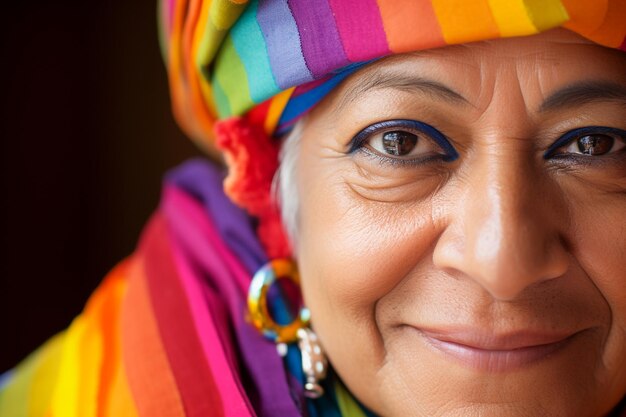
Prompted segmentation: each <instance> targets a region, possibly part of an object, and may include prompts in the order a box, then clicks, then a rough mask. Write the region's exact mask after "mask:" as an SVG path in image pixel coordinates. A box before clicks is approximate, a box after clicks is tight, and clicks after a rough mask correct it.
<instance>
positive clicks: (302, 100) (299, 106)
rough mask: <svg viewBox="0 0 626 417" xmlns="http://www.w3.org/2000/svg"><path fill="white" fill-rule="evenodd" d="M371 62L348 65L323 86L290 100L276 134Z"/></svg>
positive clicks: (288, 127)
mask: <svg viewBox="0 0 626 417" xmlns="http://www.w3.org/2000/svg"><path fill="white" fill-rule="evenodd" d="M371 62H373V61H367V62H358V63H354V64H351V65H348V66H346V67H344V68H342V69H341V70H340V72H339V73H337V74H335V75H333V76H331V77H330V78H329V79H328V81H326V82H324V83H323V84H321V85H319V86H317V87H315V88H313V89H312V90H309V91H307V92H306V93H304V94H301V95H299V96H297V97H293V98H292V99H290V100H289V102H288V103H287V106H286V107H285V110H283V113H282V114H281V116H280V120H279V121H278V128H277V129H276V134H278V135H281V134H283V133H285V132H287V131H288V130H289V129H291V127H292V126H293V124H294V123H295V122H296V121H297V120H298V118H299V117H300V116H302V115H303V114H304V113H306V112H307V111H309V110H310V109H311V108H312V107H313V106H315V105H316V104H317V103H319V102H320V101H321V100H322V99H323V98H324V97H326V95H327V94H328V93H329V92H330V91H331V90H332V89H333V88H335V87H336V86H337V85H338V84H339V83H341V82H342V81H343V80H345V79H346V78H347V77H348V76H349V75H351V74H352V73H354V72H355V71H356V70H358V69H359V68H361V67H363V66H364V65H367V64H369V63H371Z"/></svg>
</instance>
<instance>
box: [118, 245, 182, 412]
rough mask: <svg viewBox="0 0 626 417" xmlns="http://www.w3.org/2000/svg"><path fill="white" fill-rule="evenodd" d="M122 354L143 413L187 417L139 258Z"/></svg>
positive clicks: (125, 308)
mask: <svg viewBox="0 0 626 417" xmlns="http://www.w3.org/2000/svg"><path fill="white" fill-rule="evenodd" d="M121 326H122V355H123V363H124V366H125V368H126V371H127V377H128V385H129V386H130V389H131V392H132V394H133V398H134V399H135V403H136V404H137V410H138V411H139V415H145V416H154V417H160V416H163V417H168V416H171V417H184V416H185V410H184V408H183V404H182V401H181V398H180V395H179V392H178V386H177V385H176V382H175V380H174V376H173V374H172V370H171V368H170V364H169V361H168V359H167V356H166V354H165V349H164V348H163V344H162V342H161V338H160V336H159V330H158V327H157V323H156V321H155V317H154V312H153V310H152V305H151V301H150V299H149V294H148V287H147V283H146V278H145V272H144V269H143V262H142V260H141V259H140V258H139V257H136V258H134V259H133V263H132V266H131V269H130V271H129V282H128V293H127V295H126V298H125V300H124V302H123V304H122V320H121Z"/></svg>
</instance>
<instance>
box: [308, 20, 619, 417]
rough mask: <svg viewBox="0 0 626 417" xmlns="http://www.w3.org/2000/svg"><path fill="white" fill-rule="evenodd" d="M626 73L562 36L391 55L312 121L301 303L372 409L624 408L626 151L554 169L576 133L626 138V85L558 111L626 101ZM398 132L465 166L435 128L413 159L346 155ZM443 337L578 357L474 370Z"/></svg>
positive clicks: (503, 361)
mask: <svg viewBox="0 0 626 417" xmlns="http://www.w3.org/2000/svg"><path fill="white" fill-rule="evenodd" d="M625 57H626V54H623V53H621V52H618V51H614V50H609V49H606V48H603V47H600V46H597V45H594V44H592V43H590V42H589V41H586V40H584V39H583V38H581V37H579V36H577V35H575V34H573V33H571V32H568V31H566V30H553V31H550V32H547V33H544V34H542V35H537V36H532V37H524V38H515V39H506V40H497V41H489V42H480V43H474V44H468V45H462V46H453V47H446V48H442V49H436V50H431V51H425V52H420V53H414V54H408V55H399V56H394V57H390V58H387V59H383V60H380V61H378V62H376V63H374V64H371V65H370V66H368V67H366V68H365V69H362V70H360V71H359V72H357V73H355V74H354V75H352V76H351V77H350V78H349V79H348V80H347V81H346V82H344V83H343V84H342V85H341V86H340V87H339V88H337V89H336V91H335V92H334V93H333V94H332V95H330V96H328V97H327V98H325V99H324V101H323V102H321V103H320V104H319V105H318V106H317V107H316V108H315V109H314V110H313V111H312V112H311V113H310V115H309V116H308V117H307V119H306V120H304V121H303V122H302V123H304V125H303V136H302V138H301V144H300V147H299V150H298V155H297V158H298V161H297V163H298V165H297V166H298V169H297V186H298V193H299V195H300V212H299V223H298V242H297V243H298V246H297V253H296V257H297V260H298V263H299V268H300V272H301V276H302V281H303V282H302V288H303V293H304V298H305V302H306V304H307V305H308V307H309V308H310V310H311V312H312V317H313V326H314V328H315V331H316V332H317V334H318V336H319V337H320V339H321V341H322V344H323V345H324V347H325V349H326V352H327V355H328V357H329V360H330V361H331V363H332V365H333V367H334V369H335V370H336V372H337V373H338V375H339V376H340V377H341V379H342V380H343V381H344V383H345V384H346V385H347V387H348V388H349V390H350V391H351V392H352V393H353V394H354V395H355V396H356V397H357V398H358V399H359V400H360V401H361V402H362V403H363V404H365V405H366V406H367V407H368V408H370V409H371V410H372V411H374V412H376V413H377V414H379V415H383V416H503V415H507V416H535V417H536V416H573V415H576V416H602V415H605V414H606V413H608V412H609V411H610V410H611V409H612V408H613V407H614V406H615V405H616V404H617V403H618V402H619V401H620V399H621V398H623V397H624V395H625V393H626V291H625V288H626V272H625V271H626V221H625V220H624V214H625V213H626V148H625V147H624V139H621V138H619V137H614V144H613V148H612V150H611V151H610V152H609V153H607V154H604V155H599V156H590V155H580V154H577V152H578V151H577V148H576V146H569V145H571V144H568V145H567V146H564V147H562V148H560V149H558V150H557V153H558V154H559V156H558V157H556V156H554V155H552V156H550V157H545V156H544V154H545V152H546V150H547V149H548V148H550V147H551V146H552V145H553V144H554V143H555V142H556V141H557V140H558V139H559V138H560V137H562V136H563V135H564V134H565V133H567V132H569V131H572V130H574V129H576V128H581V127H585V126H604V127H610V128H617V129H622V130H626V100H625V99H624V97H621V96H620V95H619V94H613V93H611V91H617V90H616V89H615V88H610V89H608V90H609V91H604V92H602V91H600V92H598V91H595V93H593V94H589V93H588V92H587V93H586V94H583V95H578V96H574V97H569V99H568V100H560V101H559V100H558V99H559V97H557V100H556V102H557V104H556V105H554V103H552V104H551V103H550V100H549V99H550V97H552V98H553V99H554V94H556V93H557V92H559V91H561V90H563V89H564V88H566V87H568V86H571V85H574V84H576V83H580V82H586V83H591V82H600V83H608V82H610V83H613V84H614V85H613V86H612V87H620V88H626V58H625ZM373 80H374V81H375V82H373ZM389 80H396V81H392V82H389ZM397 80H401V82H398V81H397ZM424 80H428V82H427V83H426V84H424V82H423V81H424ZM398 83H399V84H401V85H394V84H398ZM428 83H430V84H428ZM434 83H438V84H437V86H436V87H432V85H434ZM372 84H374V85H372ZM441 86H443V87H444V88H440V87H441ZM446 89H449V90H450V91H451V92H453V93H452V94H450V92H449V91H446ZM596 90H597V89H596ZM456 96H458V97H456ZM459 97H461V98H459ZM561 98H562V97H561ZM546 100H548V102H546ZM553 102H554V100H553ZM546 103H547V104H548V105H547V104H546ZM398 119H409V120H417V121H420V122H424V123H427V124H429V125H431V126H433V127H435V128H436V129H437V130H438V131H440V132H441V133H442V134H443V135H445V136H446V137H447V138H448V140H449V142H450V144H451V145H452V146H453V147H454V149H455V150H456V152H457V153H458V158H457V159H455V160H453V161H444V160H442V158H441V154H442V153H443V151H442V150H441V148H440V147H439V146H438V145H437V144H436V143H435V142H433V141H432V139H430V138H429V136H428V135H425V134H423V133H421V132H417V133H418V137H419V139H418V144H419V146H418V147H417V148H415V149H414V151H413V152H414V153H412V154H410V155H408V156H405V157H400V159H402V160H404V161H405V162H397V158H398V157H394V156H391V155H386V154H385V153H384V148H382V146H381V137H382V133H381V132H377V133H374V134H372V135H371V136H368V137H367V140H365V141H364V143H363V146H362V147H361V148H359V149H357V150H354V151H352V152H349V150H350V146H351V145H350V142H351V140H352V138H353V137H354V136H355V135H357V134H358V133H359V132H360V131H361V130H363V129H365V128H366V127H368V126H370V125H373V124H375V123H377V122H380V121H385V120H398ZM393 130H403V129H401V128H394V129H393ZM404 130H407V129H404ZM408 131H411V130H410V129H408ZM625 139H626V138H625ZM394 158H395V159H394ZM406 160H409V162H408V163H407V162H406ZM394 161H395V162H394ZM321 196H323V198H320V197H321ZM428 332H431V333H428ZM432 332H435V333H434V334H435V336H436V337H439V336H440V333H445V334H458V333H459V332H460V333H461V334H464V335H466V336H467V335H469V336H467V337H469V338H470V339H472V340H474V341H475V342H476V343H475V344H477V345H480V346H483V347H485V345H488V344H489V343H492V342H493V341H494V340H496V342H497V343H503V342H506V341H508V340H518V342H519V343H518V345H522V346H534V345H535V344H537V343H534V342H532V340H537V338H538V339H540V340H544V339H545V338H557V339H558V338H560V339H559V340H561V339H563V341H561V342H559V343H556V344H555V345H554V346H555V348H554V349H552V350H551V351H550V352H549V353H545V354H539V355H538V356H537V355H535V356H537V357H533V359H532V360H526V361H521V363H517V364H515V361H510V360H509V359H508V356H506V355H504V356H499V357H498V358H494V357H492V356H489V355H487V358H488V359H487V360H482V361H479V362H478V363H477V362H476V361H469V362H468V361H464V360H463V359H462V358H461V359H459V357H457V356H455V355H451V354H449V352H447V351H444V350H442V349H439V348H437V346H435V345H433V343H432V341H433V338H432V337H430V336H432V335H433V333H432ZM437 332H439V333H437ZM455 332H456V333H455ZM429 335H430V336H429ZM437 335H439V336H437ZM436 337H435V338H436ZM494 338H495V339H494ZM533 338H535V339H533ZM542 338H543V339H542ZM551 343H552V342H550V346H553V345H552V344H551ZM532 349H534V347H533V348H532ZM532 349H531V350H532ZM500 350H506V349H500ZM483 353H484V352H483ZM515 355H516V353H514V354H513V355H512V356H513V357H514V356H515ZM483 356H485V355H483ZM483 356H481V358H483V359H484V357H483ZM496 356H497V355H496Z"/></svg>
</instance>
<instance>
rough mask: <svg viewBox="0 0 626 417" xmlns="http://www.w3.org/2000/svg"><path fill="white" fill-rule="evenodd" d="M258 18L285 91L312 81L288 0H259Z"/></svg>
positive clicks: (278, 80) (273, 67)
mask: <svg viewBox="0 0 626 417" xmlns="http://www.w3.org/2000/svg"><path fill="white" fill-rule="evenodd" d="M257 20H258V22H259V26H260V27H261V30H262V31H263V35H264V37H265V42H266V44H267V52H268V54H269V60H270V64H271V66H272V72H273V73H274V75H275V77H276V82H277V83H278V86H279V87H280V88H281V89H282V90H286V89H287V88H290V87H293V86H296V85H300V84H304V83H307V82H310V81H313V75H312V74H311V71H310V70H309V68H308V67H307V66H306V62H305V60H304V55H302V47H301V43H300V34H299V33H298V26H297V25H296V21H295V20H294V18H293V14H292V13H291V10H290V9H289V5H288V4H287V0H278V1H273V0H260V2H259V9H258V12H257Z"/></svg>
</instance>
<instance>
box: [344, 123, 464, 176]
mask: <svg viewBox="0 0 626 417" xmlns="http://www.w3.org/2000/svg"><path fill="white" fill-rule="evenodd" d="M398 128H403V129H407V130H409V131H414V132H417V133H421V134H424V135H425V136H426V137H427V139H426V140H431V141H432V142H434V143H435V144H436V145H437V146H439V148H441V150H442V151H443V152H444V155H440V156H432V155H431V156H429V157H422V158H413V159H403V158H393V157H388V156H385V155H381V154H379V153H378V152H375V151H372V150H370V149H368V148H366V147H365V146H364V145H365V144H366V143H367V141H368V140H369V139H370V138H371V137H372V135H374V134H376V133H384V132H385V131H389V130H391V129H398ZM356 151H363V152H365V153H367V155H369V156H372V157H375V158H376V159H377V160H379V161H380V162H383V163H391V164H393V165H415V164H420V163H424V162H428V161H431V160H434V159H438V160H443V161H446V162H451V161H454V160H455V159H457V158H458V157H459V154H458V152H457V151H456V149H454V147H453V146H452V144H451V143H450V141H449V140H448V138H447V137H446V136H445V135H444V134H443V133H441V132H440V131H439V130H437V129H436V128H434V127H432V126H431V125H429V124H426V123H423V122H419V121H417V120H409V119H397V120H386V121H382V122H378V123H374V124H372V125H370V126H368V127H366V128H365V129H363V130H361V131H360V132H359V133H357V134H356V135H355V136H354V137H353V138H352V140H351V141H350V143H349V144H348V154H351V153H354V152H356Z"/></svg>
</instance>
